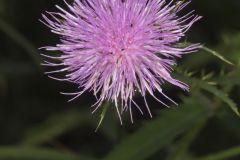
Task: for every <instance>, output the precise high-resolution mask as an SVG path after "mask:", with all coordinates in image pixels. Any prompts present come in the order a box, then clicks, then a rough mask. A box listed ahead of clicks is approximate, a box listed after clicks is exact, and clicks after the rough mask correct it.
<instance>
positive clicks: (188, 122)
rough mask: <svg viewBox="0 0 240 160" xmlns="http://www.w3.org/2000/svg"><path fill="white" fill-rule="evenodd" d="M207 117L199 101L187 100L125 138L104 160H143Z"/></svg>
mask: <svg viewBox="0 0 240 160" xmlns="http://www.w3.org/2000/svg"><path fill="white" fill-rule="evenodd" d="M189 113H190V114H189ZM207 115H208V114H207V110H206V108H204V107H202V106H201V104H200V103H199V102H198V100H195V99H194V100H193V98H191V99H188V100H187V101H185V103H184V105H183V106H181V107H179V108H174V109H173V110H168V111H166V112H164V113H163V114H162V115H161V116H159V117H158V118H156V119H155V120H152V121H149V122H148V123H147V124H145V125H144V126H143V127H142V128H141V129H139V130H138V131H136V132H135V133H134V134H132V135H130V136H128V137H126V138H124V140H123V141H122V142H121V143H120V144H119V145H118V146H117V147H116V148H115V149H114V150H113V151H112V152H110V153H109V155H107V157H106V158H105V160H112V159H114V160H123V159H124V160H133V159H137V160H144V159H146V158H148V157H150V156H151V155H153V154H154V153H155V152H157V151H159V150H161V149H163V148H164V147H165V146H166V145H168V144H169V143H171V141H172V140H174V139H175V138H176V137H177V136H179V135H180V134H181V133H183V132H184V131H185V130H186V129H188V128H189V127H191V126H193V125H194V124H196V123H197V122H199V120H200V119H205V118H206V117H207Z"/></svg>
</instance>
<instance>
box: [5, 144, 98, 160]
mask: <svg viewBox="0 0 240 160" xmlns="http://www.w3.org/2000/svg"><path fill="white" fill-rule="evenodd" d="M0 159H7V160H14V159H17V160H80V159H84V160H96V159H95V158H89V157H87V156H79V155H74V154H71V153H62V152H60V151H56V150H53V149H46V148H26V147H2V148H0Z"/></svg>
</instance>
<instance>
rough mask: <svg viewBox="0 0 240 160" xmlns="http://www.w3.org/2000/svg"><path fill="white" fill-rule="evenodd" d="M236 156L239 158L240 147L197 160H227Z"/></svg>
mask: <svg viewBox="0 0 240 160" xmlns="http://www.w3.org/2000/svg"><path fill="white" fill-rule="evenodd" d="M236 156H240V146H238V147H234V148H231V149H228V150H225V151H221V152H218V153H215V154H211V155H208V156H206V157H202V158H198V159H197V160H227V159H230V158H233V157H236Z"/></svg>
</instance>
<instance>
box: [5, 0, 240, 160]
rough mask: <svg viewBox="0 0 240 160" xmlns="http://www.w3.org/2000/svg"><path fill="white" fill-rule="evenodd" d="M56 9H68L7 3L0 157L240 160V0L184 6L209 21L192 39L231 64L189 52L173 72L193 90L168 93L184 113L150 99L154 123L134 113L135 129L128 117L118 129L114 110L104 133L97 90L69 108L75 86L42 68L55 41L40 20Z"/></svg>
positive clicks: (27, 1)
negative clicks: (94, 107) (69, 94)
mask: <svg viewBox="0 0 240 160" xmlns="http://www.w3.org/2000/svg"><path fill="white" fill-rule="evenodd" d="M55 4H59V5H62V4H63V2H62V0H0V159H3V160H12V159H16V160H19V159H23V160H35V159H40V160H45V159H48V160H55V159H56V160H59V159H63V160H68V159H69V160H74V159H86V160H88V159H95V158H96V159H102V158H104V157H108V158H106V159H113V160H115V159H119V160H126V159H131V160H132V159H134V160H135V159H136V160H137V159H149V160H159V159H161V160H162V159H168V160H188V159H189V160H191V159H195V158H196V159H197V158H199V157H205V159H206V160H215V159H216V160H218V159H219V160H220V159H223V160H228V159H229V160H231V159H236V160H239V159H240V149H239V147H240V121H239V117H238V116H237V115H236V114H235V113H234V112H232V110H231V109H230V107H234V106H235V104H236V106H237V105H238V106H239V104H240V99H239V98H240V88H239V85H240V69H239V68H240V67H239V64H240V1H239V0H193V2H192V3H191V5H189V6H188V7H187V8H186V11H190V10H192V9H195V10H196V13H198V14H199V15H202V16H203V19H202V20H201V21H199V22H197V23H196V24H195V25H194V27H193V28H192V29H191V30H190V31H189V32H188V34H187V37H186V40H187V41H190V42H200V43H202V44H204V45H206V46H208V47H209V48H211V49H213V50H216V51H218V52H220V53H221V54H222V55H223V56H224V57H226V58H227V59H229V60H230V61H231V62H233V63H234V66H231V65H228V64H227V63H225V62H223V61H221V60H219V59H218V58H217V57H214V56H213V55H211V54H210V53H208V52H206V51H204V50H200V51H199V52H197V53H194V54H191V55H186V56H184V58H183V59H180V60H178V64H179V67H177V71H176V72H174V74H175V75H176V76H178V78H180V79H181V80H183V81H185V82H187V83H188V84H189V85H190V86H191V92H190V93H185V92H182V91H180V90H179V89H177V88H175V87H172V86H170V85H168V84H167V85H165V86H164V89H165V90H166V93H167V94H168V95H169V96H170V97H172V98H173V99H175V100H176V101H177V102H179V103H180V105H179V106H178V107H176V106H173V107H172V108H171V109H166V108H164V107H163V106H161V105H160V104H159V103H157V102H155V101H154V100H153V99H151V97H148V101H149V105H150V107H151V109H152V111H153V113H154V118H153V119H150V118H149V117H148V115H147V114H145V115H144V116H143V117H141V116H140V115H139V114H138V112H137V111H134V118H135V123H134V124H133V125H132V124H131V122H130V118H129V114H128V113H126V114H125V116H124V125H123V126H121V125H120V123H119V120H118V117H117V115H116V111H115V109H114V107H113V106H110V108H109V109H108V111H107V113H106V117H105V119H104V121H103V123H102V126H101V127H100V129H99V131H98V132H97V133H95V132H94V131H95V128H96V126H97V124H98V121H99V119H100V114H101V111H100V110H99V112H97V113H96V114H94V115H92V114H91V108H90V106H91V104H93V103H94V101H95V98H94V97H93V96H92V95H91V93H86V94H84V95H83V96H81V97H80V98H78V99H77V100H75V101H74V102H71V103H68V102H67V100H68V99H69V98H70V97H66V96H63V95H61V94H59V92H61V91H65V92H71V91H75V86H74V85H72V84H67V83H62V82H58V81H54V80H51V79H49V78H48V77H47V76H46V75H44V71H47V70H48V68H42V67H41V66H40V65H39V63H40V62H41V61H42V58H41V57H40V56H39V54H40V53H45V51H39V50H38V49H37V48H39V47H41V46H45V45H54V44H56V43H57V42H58V37H57V36H56V35H53V34H52V33H50V31H49V29H48V28H47V27H45V26H44V25H43V24H41V23H40V22H39V21H38V19H40V18H41V14H42V13H44V12H45V11H46V10H47V11H56V8H55V7H54V5H55ZM183 13H184V12H183ZM182 72H184V73H182ZM189 72H194V74H193V75H192V77H189V76H188V74H187V73H189ZM179 73H181V74H179ZM209 73H211V74H212V76H206V75H210V74H209ZM208 82H214V85H212V83H210V84H208ZM211 87H213V89H212V88H211ZM225 95H229V96H225ZM136 100H137V101H138V102H139V103H140V104H141V103H142V102H141V98H136ZM234 103H235V104H234ZM229 106H230V107H229ZM146 113H147V112H146ZM232 148H233V149H232ZM229 149H230V150H229ZM228 150H229V155H228V152H226V151H228ZM209 154H214V156H218V157H215V159H211V157H208V155H209ZM215 154H216V155H215ZM213 158H214V157H213ZM203 159H204V158H203ZM205 159H204V160H205Z"/></svg>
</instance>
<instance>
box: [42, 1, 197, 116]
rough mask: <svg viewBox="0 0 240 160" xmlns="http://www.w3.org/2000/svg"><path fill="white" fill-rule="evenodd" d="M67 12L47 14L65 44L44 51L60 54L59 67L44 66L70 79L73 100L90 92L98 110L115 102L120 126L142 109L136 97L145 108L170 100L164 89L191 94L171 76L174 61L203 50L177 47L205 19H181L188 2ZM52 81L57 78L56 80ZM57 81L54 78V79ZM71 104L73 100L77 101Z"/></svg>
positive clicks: (100, 4) (90, 6)
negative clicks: (127, 114)
mask: <svg viewBox="0 0 240 160" xmlns="http://www.w3.org/2000/svg"><path fill="white" fill-rule="evenodd" d="M65 3H66V5H67V7H68V11H66V10H64V9H63V8H61V7H59V6H57V8H58V9H59V12H47V13H46V15H43V21H42V22H43V23H44V24H45V25H47V26H48V27H49V28H51V31H52V32H53V33H55V34H57V35H59V36H60V40H61V43H60V44H57V45H56V46H53V47H44V48H45V49H46V50H48V51H60V52H61V55H60V56H58V57H52V56H48V55H44V56H45V57H48V58H50V59H57V60H58V61H59V63H53V62H49V61H45V63H44V64H43V65H46V66H51V67H59V66H60V67H62V69H57V70H54V71H52V72H47V73H48V74H54V73H59V72H64V73H65V78H63V79H57V78H54V79H57V80H61V81H69V82H72V83H75V84H77V85H78V89H79V91H78V92H77V93H70V94H69V95H73V96H74V97H73V99H75V98H77V97H79V96H80V95H81V94H83V93H84V92H86V91H92V92H93V94H94V95H95V96H96V97H97V102H96V103H95V104H94V107H95V110H97V109H98V108H99V107H100V106H101V105H102V103H103V102H104V101H105V100H106V101H112V102H113V103H115V107H116V110H117V112H118V115H119V117H120V120H121V113H120V112H123V111H129V112H130V115H131V119H132V109H131V107H132V106H134V107H137V108H138V109H139V111H140V112H142V110H141V108H140V107H139V106H138V104H137V103H136V102H135V101H134V100H133V98H134V95H135V94H136V93H138V94H140V95H141V96H142V97H143V99H144V102H145V106H146V107H147V109H148V111H149V114H150V116H152V115H151V112H150V109H149V107H148V104H147V101H146V98H145V97H146V95H147V94H150V95H151V96H152V97H154V98H155V99H156V100H157V101H159V102H160V103H162V104H163V105H165V106H167V105H166V104H165V103H164V102H162V101H161V100H160V99H159V98H157V97H156V96H155V93H154V92H155V91H158V92H159V93H161V94H162V95H163V96H164V97H166V98H167V99H168V100H170V101H172V102H173V103H175V102H174V101H173V100H171V99H170V98H169V97H167V96H166V95H165V94H164V92H163V90H162V87H161V86H162V84H163V83H164V82H169V83H171V84H173V85H175V86H178V87H180V88H182V89H183V90H188V86H187V85H186V84H184V83H183V82H180V81H179V80H176V79H174V78H173V77H172V76H171V71H172V69H171V66H173V65H175V62H174V59H175V58H176V57H178V58H180V57H181V56H182V55H183V54H186V53H191V52H194V51H196V50H197V49H198V48H199V47H200V45H199V44H194V45H190V46H188V47H178V45H177V44H178V43H179V40H180V39H181V38H182V37H184V36H185V33H186V31H187V30H188V29H189V28H190V27H191V26H192V24H193V23H194V22H195V21H197V20H199V19H200V18H201V17H199V16H195V15H193V14H192V12H190V13H189V14H187V15H185V16H182V17H179V16H178V15H177V14H178V12H179V11H181V10H182V9H183V8H184V7H185V6H186V5H187V4H188V3H189V2H183V1H178V2H177V3H174V2H173V1H171V2H170V3H167V2H166V1H165V0H75V1H74V3H73V4H68V3H67V2H65ZM51 77H52V76H51ZM52 78H53V77H52ZM73 99H72V100H73Z"/></svg>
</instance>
